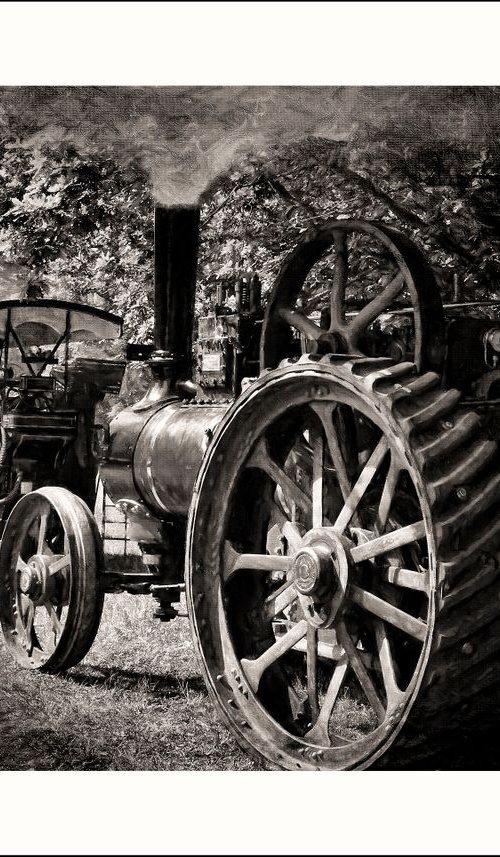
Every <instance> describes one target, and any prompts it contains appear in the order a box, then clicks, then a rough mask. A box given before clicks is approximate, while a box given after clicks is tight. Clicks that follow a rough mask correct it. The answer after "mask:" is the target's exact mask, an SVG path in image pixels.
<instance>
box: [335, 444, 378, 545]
mask: <svg viewBox="0 0 500 857" xmlns="http://www.w3.org/2000/svg"><path fill="white" fill-rule="evenodd" d="M387 449H388V444H387V439H386V438H385V437H381V438H380V440H379V442H378V443H377V445H376V447H375V449H374V450H373V452H372V454H371V455H370V458H369V459H368V461H367V462H366V464H365V466H364V468H363V470H362V471H361V473H360V475H359V477H358V479H357V481H356V484H355V485H354V488H353V489H352V491H351V493H350V494H349V496H348V498H347V500H346V501H345V504H344V507H343V509H342V510H341V512H340V514H339V516H338V518H337V520H336V521H335V523H334V525H333V526H334V529H335V530H336V532H338V533H343V532H344V530H345V529H346V527H347V526H348V525H349V523H350V521H351V520H352V518H353V516H354V513H355V512H356V510H357V508H358V506H359V504H360V502H361V500H362V498H363V496H364V494H365V491H366V490H367V488H368V486H369V485H370V483H371V481H372V479H373V477H374V476H375V474H376V472H377V470H378V468H379V467H380V465H381V464H382V461H383V460H384V458H385V455H386V453H387Z"/></svg>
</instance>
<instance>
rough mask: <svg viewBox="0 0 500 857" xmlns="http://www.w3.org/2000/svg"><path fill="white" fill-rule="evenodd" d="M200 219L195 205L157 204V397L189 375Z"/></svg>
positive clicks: (153, 362)
mask: <svg viewBox="0 0 500 857" xmlns="http://www.w3.org/2000/svg"><path fill="white" fill-rule="evenodd" d="M199 223H200V210H199V208H197V207H194V206H192V207H187V206H186V207H178V208H170V207H168V208H165V207H163V206H157V207H156V208H155V224H154V241H155V263H154V267H155V324H154V339H155V349H156V350H155V352H154V353H153V355H152V358H151V366H152V368H153V372H154V374H155V377H156V378H157V381H158V382H159V386H157V389H156V391H155V393H156V395H155V398H156V397H158V396H159V394H160V392H161V391H160V386H161V387H162V389H163V393H162V396H164V395H165V394H168V393H169V392H173V388H174V385H175V384H176V383H177V382H178V381H181V380H182V381H187V380H189V379H190V378H191V373H192V370H191V362H192V361H191V341H192V331H193V316H194V297H195V285H196V266H197V257H198V237H199Z"/></svg>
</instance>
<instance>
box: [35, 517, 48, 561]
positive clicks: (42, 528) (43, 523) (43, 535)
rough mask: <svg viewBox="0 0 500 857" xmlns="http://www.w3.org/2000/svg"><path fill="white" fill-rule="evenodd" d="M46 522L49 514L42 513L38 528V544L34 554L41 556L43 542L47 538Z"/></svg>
mask: <svg viewBox="0 0 500 857" xmlns="http://www.w3.org/2000/svg"><path fill="white" fill-rule="evenodd" d="M48 520H49V514H48V512H44V513H43V514H42V515H41V516H40V526H39V529H38V543H37V549H36V552H37V553H38V554H43V553H44V550H43V548H44V545H45V541H46V536H47V523H48Z"/></svg>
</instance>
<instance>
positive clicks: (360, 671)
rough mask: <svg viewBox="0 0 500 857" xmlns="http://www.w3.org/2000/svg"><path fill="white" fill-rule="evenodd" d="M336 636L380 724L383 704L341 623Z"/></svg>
mask: <svg viewBox="0 0 500 857" xmlns="http://www.w3.org/2000/svg"><path fill="white" fill-rule="evenodd" d="M337 634H338V638H339V641H340V643H341V644H342V646H343V647H344V649H345V653H346V655H347V658H348V660H349V663H350V665H351V667H352V669H353V671H354V673H355V675H356V678H357V679H358V681H359V683H360V685H361V688H362V690H363V692H364V694H365V696H366V698H367V700H368V702H369V703H370V705H371V707H372V708H373V710H374V712H375V714H376V716H377V719H378V720H379V722H380V723H382V722H383V720H384V719H385V708H384V705H383V703H382V701H381V699H380V697H379V695H378V692H377V690H376V688H375V685H374V684H373V681H372V679H371V677H370V675H369V673H368V670H367V669H366V667H365V665H364V663H363V661H362V658H361V654H360V652H358V650H357V649H356V647H355V645H354V643H353V641H352V640H351V637H350V635H349V632H348V631H347V628H346V627H345V625H344V624H343V623H342V622H341V623H340V624H339V626H338V629H337Z"/></svg>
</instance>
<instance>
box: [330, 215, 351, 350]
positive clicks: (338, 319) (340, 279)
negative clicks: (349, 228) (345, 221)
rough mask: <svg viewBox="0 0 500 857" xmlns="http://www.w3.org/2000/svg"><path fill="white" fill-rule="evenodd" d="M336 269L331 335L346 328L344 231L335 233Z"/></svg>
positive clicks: (331, 310)
mask: <svg viewBox="0 0 500 857" xmlns="http://www.w3.org/2000/svg"><path fill="white" fill-rule="evenodd" d="M333 240H334V244H335V267H334V271H333V283H332V289H331V292H330V317H331V321H330V333H336V332H338V331H339V330H341V329H342V328H343V327H344V303H345V292H346V288H347V278H348V274H349V268H348V253H347V234H346V233H345V232H344V231H343V230H337V231H336V232H335V233H334V238H333Z"/></svg>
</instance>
